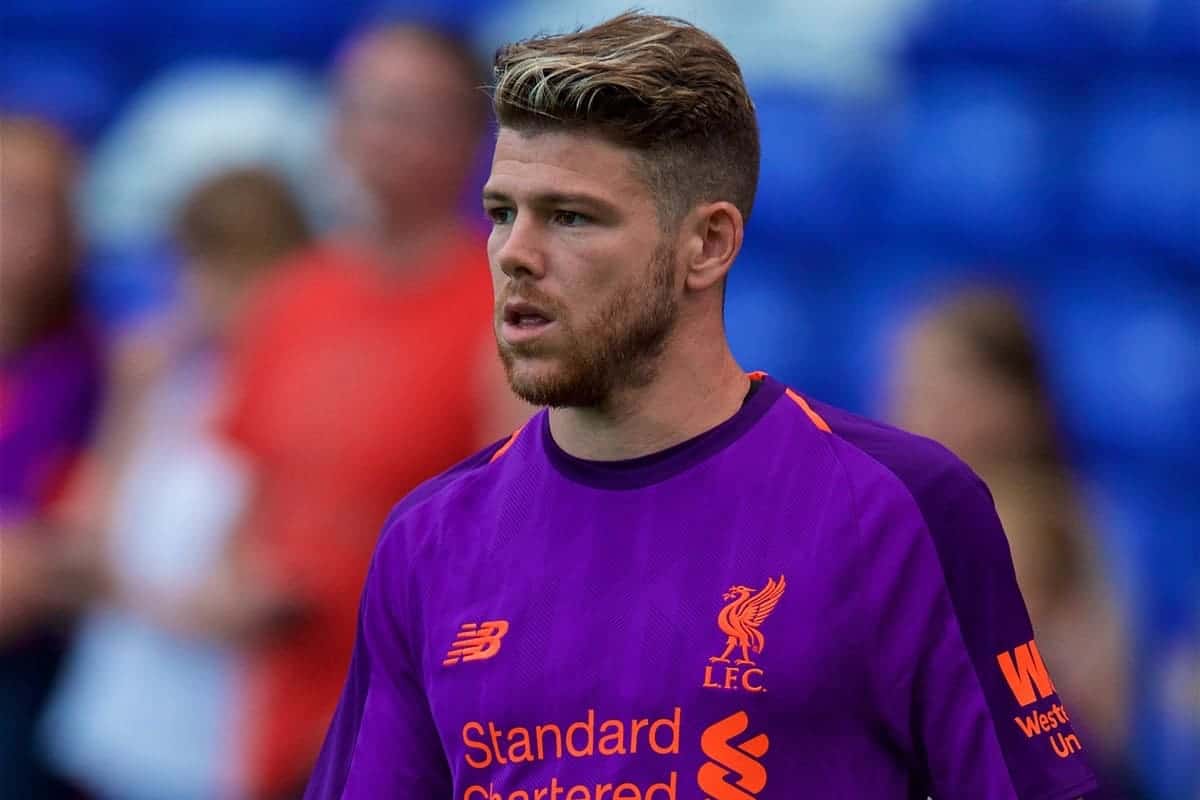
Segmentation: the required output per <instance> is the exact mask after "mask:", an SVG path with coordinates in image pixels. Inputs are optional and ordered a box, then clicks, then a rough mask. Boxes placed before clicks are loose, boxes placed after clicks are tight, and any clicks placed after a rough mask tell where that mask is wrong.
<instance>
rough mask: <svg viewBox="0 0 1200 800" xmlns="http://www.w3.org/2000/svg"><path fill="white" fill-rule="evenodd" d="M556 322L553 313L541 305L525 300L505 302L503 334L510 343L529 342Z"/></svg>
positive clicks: (502, 316)
mask: <svg viewBox="0 0 1200 800" xmlns="http://www.w3.org/2000/svg"><path fill="white" fill-rule="evenodd" d="M554 322H555V320H554V316H553V315H552V313H551V312H550V311H547V310H546V309H544V308H542V307H541V306H538V305H535V304H533V303H527V302H524V301H510V302H508V303H505V304H504V310H503V313H502V315H501V323H502V324H501V334H502V335H503V337H504V339H505V341H507V342H509V343H510V344H517V343H519V342H527V341H529V340H531V339H534V338H536V337H538V336H541V335H542V334H543V333H545V332H546V331H547V330H548V329H549V328H550V327H552V326H553V325H554Z"/></svg>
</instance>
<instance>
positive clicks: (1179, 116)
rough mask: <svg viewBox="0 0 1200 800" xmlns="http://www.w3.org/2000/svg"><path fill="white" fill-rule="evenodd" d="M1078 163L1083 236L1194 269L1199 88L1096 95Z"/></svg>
mask: <svg viewBox="0 0 1200 800" xmlns="http://www.w3.org/2000/svg"><path fill="white" fill-rule="evenodd" d="M1083 158H1084V160H1083V164H1082V169H1081V173H1082V174H1081V180H1082V187H1081V195H1082V197H1081V200H1082V204H1081V209H1080V212H1081V226H1082V233H1083V234H1084V235H1085V236H1087V237H1088V238H1092V239H1097V240H1100V241H1107V242H1112V243H1116V244H1132V245H1141V246H1149V247H1156V248H1161V249H1162V251H1164V252H1165V253H1169V254H1172V255H1175V256H1178V257H1181V258H1184V259H1189V260H1190V261H1191V262H1192V263H1194V264H1195V265H1196V266H1197V269H1200V86H1198V85H1197V84H1195V83H1193V84H1192V85H1190V86H1187V85H1185V84H1184V83H1183V82H1172V83H1162V82H1133V83H1124V84H1120V85H1115V86H1111V87H1108V88H1107V89H1105V90H1103V91H1101V92H1098V93H1097V95H1096V97H1095V99H1094V102H1093V105H1092V120H1091V129H1090V132H1089V134H1088V140H1087V143H1086V146H1085V149H1084V156H1083Z"/></svg>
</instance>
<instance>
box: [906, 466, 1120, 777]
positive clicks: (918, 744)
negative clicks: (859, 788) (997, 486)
mask: <svg viewBox="0 0 1200 800" xmlns="http://www.w3.org/2000/svg"><path fill="white" fill-rule="evenodd" d="M914 499H916V498H914ZM916 505H917V508H918V510H919V517H918V519H917V520H916V522H917V524H918V526H919V527H922V528H923V529H924V530H923V531H922V534H923V536H924V544H923V545H922V544H918V545H917V549H918V552H917V554H916V555H915V558H914V569H915V570H918V571H919V574H914V575H912V576H910V577H911V579H913V580H914V581H916V582H918V583H919V584H920V585H921V588H919V589H914V590H911V591H908V592H907V593H905V596H906V597H907V598H908V601H907V602H903V601H902V602H901V604H900V605H898V606H897V609H898V613H903V614H904V615H905V616H907V617H908V618H910V619H913V620H919V621H920V622H919V623H918V624H916V625H914V626H913V627H912V629H911V630H912V631H913V632H915V635H914V636H913V637H912V638H911V640H909V641H908V642H907V643H906V645H902V644H896V645H895V650H894V652H895V653H896V656H897V657H898V658H899V659H901V662H902V663H903V664H904V668H905V670H906V671H907V670H911V672H909V674H908V680H907V681H906V682H905V685H906V687H907V689H908V691H910V692H911V705H910V708H911V709H912V712H911V714H912V716H911V720H910V724H911V731H912V736H913V750H914V753H915V754H916V760H917V767H918V771H919V772H920V773H921V774H922V776H923V779H924V781H925V782H926V784H927V785H926V786H925V787H924V788H925V789H926V790H927V791H928V792H929V794H930V795H931V796H932V797H933V798H934V800H960V798H961V799H962V800H966V799H967V798H970V799H971V800H1072V798H1076V797H1081V796H1084V795H1086V794H1087V793H1088V792H1090V791H1093V790H1094V789H1096V788H1097V786H1096V781H1095V778H1094V777H1093V775H1092V773H1091V771H1090V770H1089V768H1088V766H1087V764H1086V755H1085V753H1086V749H1085V743H1084V742H1083V741H1081V738H1080V736H1079V735H1078V734H1076V733H1075V731H1074V729H1073V727H1072V724H1071V717H1070V710H1069V706H1068V705H1066V704H1064V702H1063V700H1062V698H1060V697H1059V695H1058V692H1057V690H1056V688H1055V686H1054V683H1053V680H1052V679H1051V677H1050V671H1049V669H1048V667H1047V665H1046V663H1045V661H1044V660H1043V659H1042V657H1041V653H1040V652H1039V650H1038V646H1037V641H1036V639H1035V638H1034V632H1033V627H1032V624H1031V622H1030V619H1029V615H1028V612H1027V611H1026V608H1025V603H1024V600H1023V598H1022V597H1021V592H1020V590H1019V588H1018V586H1017V579H1016V574H1015V571H1014V569H1013V563H1012V557H1011V554H1010V552H1009V548H1008V541H1007V539H1006V537H1005V535H1004V531H1003V529H1002V528H1001V525H1000V521H999V518H998V517H997V515H996V511H995V508H994V506H993V504H992V500H991V496H990V494H989V493H988V491H987V488H986V487H985V486H984V485H983V483H982V481H980V480H979V479H978V478H977V477H976V476H975V475H974V474H973V473H971V472H970V471H969V470H967V469H966V468H965V467H962V466H961V465H960V466H958V467H957V468H956V469H955V470H952V471H950V473H949V474H948V475H947V476H946V478H945V479H944V480H942V481H940V482H939V485H938V487H937V489H936V491H934V492H932V493H931V494H929V495H927V496H925V497H923V498H920V499H916ZM930 551H932V552H930ZM898 596H899V595H898ZM899 609H903V610H902V611H899Z"/></svg>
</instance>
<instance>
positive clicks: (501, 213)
mask: <svg viewBox="0 0 1200 800" xmlns="http://www.w3.org/2000/svg"><path fill="white" fill-rule="evenodd" d="M484 213H486V214H487V216H488V219H490V220H491V221H492V224H493V225H508V224H510V223H511V222H512V221H513V217H514V216H516V213H517V212H516V211H514V210H513V209H511V208H507V207H505V206H496V207H494V208H489V209H486V210H485V212H484Z"/></svg>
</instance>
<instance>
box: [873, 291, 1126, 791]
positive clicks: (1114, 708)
mask: <svg viewBox="0 0 1200 800" xmlns="http://www.w3.org/2000/svg"><path fill="white" fill-rule="evenodd" d="M895 363H896V365H897V366H896V371H895V373H894V374H893V375H892V376H891V377H892V380H893V385H892V387H891V390H890V394H891V403H892V408H891V413H890V416H891V418H892V421H893V422H894V423H895V424H896V425H898V426H900V427H902V428H905V429H907V430H911V431H913V432H914V433H919V434H921V435H923V436H928V437H930V438H933V439H936V440H938V441H940V442H942V443H944V444H945V445H946V446H947V447H949V448H950V449H951V450H952V451H954V453H955V454H956V455H958V456H959V457H960V458H962V459H963V460H964V461H966V462H967V463H968V464H969V465H970V466H971V468H972V469H974V470H975V471H976V472H978V473H979V474H980V476H981V477H982V478H983V479H984V481H985V482H986V483H987V485H988V486H989V488H990V489H991V491H992V494H993V496H994V498H995V502H996V510H997V512H998V514H999V516H1000V519H1001V522H1002V523H1003V525H1004V530H1005V532H1006V533H1007V534H1008V540H1009V546H1010V548H1011V550H1012V555H1013V562H1014V566H1015V568H1016V572H1017V579H1018V583H1019V584H1020V587H1021V592H1022V594H1023V595H1024V597H1025V603H1026V606H1027V607H1028V609H1029V614H1030V617H1031V618H1032V619H1033V622H1034V627H1035V630H1036V632H1037V641H1038V644H1039V646H1040V647H1041V652H1042V654H1043V656H1044V658H1045V661H1046V663H1047V665H1048V666H1049V668H1050V671H1051V674H1052V675H1053V676H1054V681H1055V684H1056V686H1058V687H1059V688H1060V689H1061V691H1062V693H1063V695H1064V696H1066V697H1069V698H1071V708H1070V709H1069V711H1070V712H1071V714H1072V721H1073V722H1076V726H1077V727H1078V728H1079V729H1081V730H1082V731H1083V732H1085V733H1086V734H1087V741H1089V742H1094V743H1095V745H1094V746H1095V747H1096V748H1097V750H1096V751H1095V752H1093V753H1092V755H1091V763H1092V764H1093V766H1094V767H1095V768H1096V769H1097V770H1098V772H1099V773H1100V774H1101V776H1102V785H1103V786H1105V787H1106V793H1105V794H1104V796H1105V797H1110V796H1111V797H1121V798H1124V797H1127V796H1132V795H1131V792H1130V790H1127V789H1125V790H1123V789H1114V788H1113V787H1123V786H1124V785H1125V784H1126V783H1127V781H1126V776H1127V774H1128V765H1127V763H1126V761H1127V757H1126V755H1125V753H1126V746H1127V741H1126V740H1127V735H1128V730H1129V718H1128V713H1129V710H1128V708H1127V703H1128V697H1129V686H1128V680H1129V676H1128V669H1129V663H1130V660H1131V656H1130V654H1129V652H1128V651H1127V649H1126V648H1127V641H1126V637H1125V624H1124V620H1123V619H1121V616H1120V612H1119V609H1120V608H1121V607H1122V604H1121V603H1120V602H1118V601H1119V599H1120V598H1117V597H1114V590H1113V586H1112V581H1110V580H1108V579H1107V576H1106V574H1105V571H1104V565H1103V564H1102V563H1100V562H1101V558H1100V556H1101V553H1100V552H1099V547H1100V543H1099V542H1098V540H1097V539H1096V538H1095V537H1094V536H1093V534H1092V532H1091V531H1089V530H1088V524H1087V521H1086V519H1085V517H1086V515H1085V514H1084V513H1083V509H1082V508H1081V506H1080V502H1081V501H1080V497H1079V490H1078V487H1077V486H1076V480H1075V478H1074V476H1073V474H1072V469H1071V467H1070V465H1069V463H1068V462H1067V459H1066V456H1065V454H1064V452H1063V446H1062V443H1061V441H1060V439H1059V432H1058V425H1057V422H1056V418H1055V411H1054V408H1053V403H1052V401H1051V397H1050V391H1049V388H1048V386H1047V384H1046V380H1045V375H1044V371H1043V367H1042V363H1041V356H1040V354H1039V351H1038V346H1037V343H1036V341H1035V337H1034V334H1033V331H1032V329H1031V327H1030V325H1029V323H1028V322H1027V320H1026V318H1025V316H1024V315H1023V313H1022V310H1021V307H1020V305H1019V303H1018V302H1017V301H1016V300H1015V298H1013V297H1012V296H1010V295H1009V294H1008V293H1007V292H1005V291H1003V290H1001V289H993V288H988V287H981V288H973V289H966V290H963V291H960V292H958V293H952V294H950V295H949V296H948V297H946V298H945V299H943V300H942V301H941V302H939V303H935V304H934V305H932V306H930V307H929V308H927V309H925V310H924V312H923V313H920V314H918V315H917V316H916V318H915V319H914V320H913V321H912V322H911V323H910V324H909V326H908V328H907V330H905V331H904V332H903V334H902V336H901V338H900V347H899V358H898V359H896V361H895Z"/></svg>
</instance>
